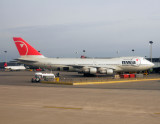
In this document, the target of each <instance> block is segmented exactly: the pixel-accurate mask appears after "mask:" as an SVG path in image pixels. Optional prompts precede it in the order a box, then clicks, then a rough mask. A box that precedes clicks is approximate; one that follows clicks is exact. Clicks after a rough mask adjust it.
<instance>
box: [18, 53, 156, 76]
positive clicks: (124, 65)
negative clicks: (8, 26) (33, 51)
mask: <svg viewBox="0 0 160 124" xmlns="http://www.w3.org/2000/svg"><path fill="white" fill-rule="evenodd" d="M19 60H25V61H26V63H25V64H30V63H29V62H27V61H34V62H33V63H31V65H35V66H39V67H44V68H48V69H53V70H60V71H76V72H84V73H93V74H94V73H107V72H108V73H111V72H112V70H113V71H114V72H137V71H143V70H147V69H150V68H152V67H153V66H154V64H153V63H151V62H149V61H148V60H146V59H144V58H143V57H120V58H109V59H94V58H85V59H81V58H46V57H37V58H35V57H29V56H27V57H22V58H20V59H19ZM23 63H24V62H23Z"/></svg>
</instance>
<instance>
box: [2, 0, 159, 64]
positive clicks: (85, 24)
mask: <svg viewBox="0 0 160 124" xmlns="http://www.w3.org/2000/svg"><path fill="white" fill-rule="evenodd" d="M14 36H16V37H22V38H23V39H24V40H26V41H27V42H28V43H29V44H31V45H32V46H33V47H35V48H36V49H37V50H39V51H41V53H42V54H43V55H45V56H47V57H79V56H80V55H81V54H83V52H82V51H83V50H86V53H85V54H86V55H87V56H89V57H117V56H143V57H144V56H147V57H149V56H150V55H149V52H150V51H149V50H150V49H149V48H150V46H149V41H151V40H152V41H153V42H154V43H153V57H160V0H0V61H4V52H3V51H5V50H7V51H8V52H7V58H8V60H11V59H15V58H19V57H20V56H19V54H18V51H17V49H16V47H15V45H14V42H13V40H12V37H14ZM132 49H134V50H135V52H134V53H133V52H132ZM117 51H119V54H118V55H117ZM76 52H78V54H76Z"/></svg>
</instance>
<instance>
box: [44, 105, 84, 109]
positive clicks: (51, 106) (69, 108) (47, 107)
mask: <svg viewBox="0 0 160 124" xmlns="http://www.w3.org/2000/svg"><path fill="white" fill-rule="evenodd" d="M43 108H56V109H76V110H82V108H72V107H57V106H43Z"/></svg>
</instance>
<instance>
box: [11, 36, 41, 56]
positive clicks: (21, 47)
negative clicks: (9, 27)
mask: <svg viewBox="0 0 160 124" xmlns="http://www.w3.org/2000/svg"><path fill="white" fill-rule="evenodd" d="M13 40H14V42H15V44H16V47H17V49H18V51H19V54H20V56H26V55H42V54H41V53H39V52H38V51H37V50H36V49H35V48H33V47H32V46H31V45H29V44H28V43H27V42H26V41H25V40H23V39H22V38H20V37H13Z"/></svg>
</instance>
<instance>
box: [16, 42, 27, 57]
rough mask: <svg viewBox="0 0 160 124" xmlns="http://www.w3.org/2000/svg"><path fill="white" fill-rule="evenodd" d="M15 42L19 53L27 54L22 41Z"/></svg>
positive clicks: (25, 46)
mask: <svg viewBox="0 0 160 124" xmlns="http://www.w3.org/2000/svg"><path fill="white" fill-rule="evenodd" d="M15 44H16V46H17V48H18V50H19V51H20V53H21V55H27V54H28V47H27V45H26V44H25V43H24V42H23V41H15Z"/></svg>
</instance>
